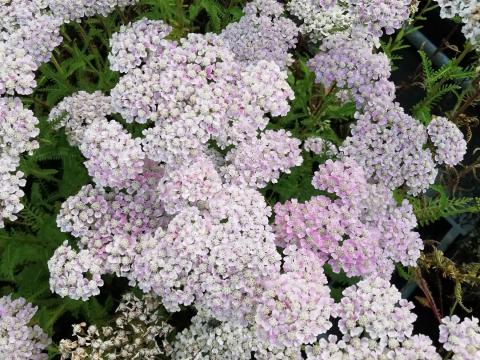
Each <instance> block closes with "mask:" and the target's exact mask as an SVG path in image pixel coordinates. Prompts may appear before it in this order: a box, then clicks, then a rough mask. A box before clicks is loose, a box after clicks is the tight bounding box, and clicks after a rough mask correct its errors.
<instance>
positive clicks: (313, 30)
mask: <svg viewBox="0 0 480 360" xmlns="http://www.w3.org/2000/svg"><path fill="white" fill-rule="evenodd" d="M410 4H411V0H320V1H318V0H294V1H290V2H289V3H288V5H287V8H288V10H289V11H290V13H291V14H292V15H294V16H295V17H296V18H298V19H299V20H301V21H302V24H301V25H300V31H301V32H302V33H303V34H307V35H309V36H310V37H311V39H312V40H314V41H319V40H323V39H324V38H328V37H329V35H331V34H332V33H338V32H339V31H342V30H347V31H348V32H350V31H353V32H360V33H365V34H368V37H370V38H374V39H375V41H378V38H380V37H381V36H382V34H383V33H384V32H385V33H386V34H391V33H393V31H394V30H396V29H399V28H400V27H401V26H402V24H403V22H404V21H405V20H407V19H408V17H409V16H410Z"/></svg>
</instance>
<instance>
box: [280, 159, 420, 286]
mask: <svg viewBox="0 0 480 360" xmlns="http://www.w3.org/2000/svg"><path fill="white" fill-rule="evenodd" d="M312 184H313V185H314V187H316V188H317V189H319V190H323V191H327V192H330V193H333V194H335V195H336V196H338V198H337V199H335V200H331V199H330V198H328V197H326V196H323V195H320V196H315V197H313V198H312V199H310V200H309V201H307V202H305V203H299V202H298V201H297V200H295V199H293V200H291V201H287V202H286V203H285V204H277V205H275V229H276V234H277V244H278V245H280V246H287V245H289V244H296V245H297V246H300V247H304V248H306V249H310V250H311V251H313V252H314V253H315V254H316V256H317V261H318V263H317V266H322V265H323V264H324V263H325V262H327V263H328V264H330V265H331V266H332V268H333V269H334V270H335V271H340V269H343V270H344V271H345V272H346V273H347V274H348V275H350V276H368V275H370V274H376V275H377V276H380V277H382V278H387V279H388V278H389V277H390V274H391V272H392V271H393V263H394V262H402V263H404V264H405V265H415V263H416V260H417V259H418V257H419V256H420V250H421V249H422V248H423V243H422V241H421V239H420V236H419V234H418V233H417V232H415V231H414V230H413V229H414V228H415V227H416V219H415V216H414V215H413V210H412V207H411V206H410V205H409V204H408V201H406V200H405V201H404V202H403V203H402V204H401V206H398V205H397V204H396V202H395V200H394V199H393V197H392V195H391V192H390V191H389V190H388V189H386V188H384V187H382V186H380V185H372V184H369V183H367V177H366V175H365V173H364V172H363V170H362V168H361V167H359V165H358V164H356V163H355V162H354V161H351V160H346V161H344V162H342V161H332V160H327V161H326V162H325V163H324V164H322V165H320V167H319V170H318V171H317V172H316V173H315V175H314V178H313V181H312ZM346 214H348V216H346ZM346 219H348V220H346Z"/></svg>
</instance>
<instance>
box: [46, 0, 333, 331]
mask: <svg viewBox="0 0 480 360" xmlns="http://www.w3.org/2000/svg"><path fill="white" fill-rule="evenodd" d="M263 3H265V4H263ZM263 3H262V2H258V4H263V5H265V6H267V7H266V9H267V10H268V4H269V2H268V1H265V2H263ZM259 6H260V5H259ZM277 6H279V9H281V6H280V5H278V4H277ZM268 11H270V10H268ZM271 11H273V10H271ZM271 13H272V14H274V13H275V14H276V13H277V10H275V11H273V12H271ZM142 24H143V25H142ZM144 25H145V24H144V20H142V21H141V22H140V24H139V25H138V27H137V25H136V24H135V23H134V24H131V25H129V26H130V27H131V28H129V29H125V33H129V32H135V31H136V30H135V29H138V30H139V31H140V32H141V33H142V34H143V35H141V36H140V35H139V36H140V37H143V36H144V33H143V31H144V30H145V28H144ZM150 25H152V24H150ZM150 25H148V26H150ZM149 29H150V30H152V35H151V36H152V37H155V36H159V37H162V36H164V32H162V31H163V30H162V29H165V28H164V27H163V26H160V27H155V26H154V25H152V28H149ZM158 31H160V33H161V34H157V32H158ZM155 34H156V35H155ZM123 35H125V34H123ZM123 35H122V36H118V37H116V38H115V39H116V40H115V44H116V45H115V46H116V49H126V50H125V51H124V52H123V51H114V52H112V53H111V56H110V59H111V62H112V64H115V63H116V61H117V60H119V58H121V57H124V56H125V53H127V54H128V53H129V52H130V51H132V53H133V52H135V51H134V50H132V49H131V48H130V43H131V40H130V39H131V37H132V36H126V35H125V36H123ZM145 36H146V37H149V36H150V35H148V36H147V35H145ZM123 42H124V43H123ZM155 43H158V42H157V41H155ZM161 43H162V48H161V49H160V50H159V49H152V50H151V51H147V52H146V55H145V57H144V56H143V55H142V57H141V61H140V62H137V61H134V62H131V63H129V65H128V66H140V67H139V68H134V69H129V71H128V72H127V73H126V74H125V75H123V76H122V78H121V79H120V82H119V84H118V85H117V86H116V87H115V88H114V89H113V90H112V93H111V96H112V98H111V100H112V104H113V110H114V111H118V112H120V114H121V115H123V116H124V118H125V119H126V121H127V122H131V121H137V122H139V123H146V122H148V121H150V122H151V123H150V124H151V125H152V126H151V127H150V128H148V129H147V130H145V131H144V132H143V138H142V137H140V138H135V139H134V138H133V137H132V136H131V135H129V134H128V133H127V132H126V131H125V130H124V128H123V127H122V125H121V124H120V123H118V122H115V121H108V120H107V118H106V117H105V115H108V114H100V116H99V114H97V113H95V112H93V111H92V108H93V107H94V106H95V103H96V100H94V99H93V96H91V95H87V94H81V95H80V94H76V95H75V96H74V97H73V98H71V99H70V100H65V101H64V102H62V103H61V105H59V106H58V109H57V110H55V114H58V113H59V112H60V111H62V112H66V113H67V114H66V119H67V121H64V122H63V123H62V124H61V125H64V126H65V127H66V130H67V133H70V134H74V136H75V137H76V141H77V142H78V145H79V147H80V149H81V151H82V153H83V154H84V155H85V157H86V158H87V161H86V166H87V169H88V170H89V173H90V174H91V175H92V177H93V181H94V182H95V183H96V184H95V186H92V185H87V186H85V187H83V188H82V189H81V190H80V192H79V193H78V194H77V195H75V196H72V197H70V198H69V199H67V201H66V202H65V203H64V204H63V205H62V209H61V211H60V214H59V215H58V218H57V223H58V225H59V227H60V228H61V230H62V231H65V232H70V233H71V234H72V235H74V236H75V237H77V238H78V241H77V247H78V248H79V252H78V253H77V256H75V251H74V250H73V249H71V248H70V247H68V246H67V244H65V245H64V246H63V247H60V248H59V249H58V250H57V252H56V253H55V254H54V256H53V258H52V259H51V260H50V262H49V268H50V270H51V272H52V277H51V284H50V285H51V288H52V291H55V292H57V293H59V294H60V295H62V296H71V297H74V298H82V299H85V298H86V297H88V296H91V295H94V294H95V293H97V292H98V288H99V286H101V275H103V274H105V273H115V274H116V275H118V276H124V277H127V278H128V279H129V280H130V282H131V283H132V284H136V285H138V286H139V287H140V288H141V289H142V290H144V291H145V292H153V293H155V294H157V295H159V296H161V297H162V302H163V304H164V306H165V307H166V308H167V309H168V310H170V311H177V310H178V309H179V308H180V305H190V304H194V305H195V306H196V307H197V308H198V309H202V310H203V311H206V312H207V313H208V314H209V315H210V316H214V317H216V318H217V319H219V320H222V321H223V320H225V321H227V320H228V321H232V322H236V323H242V324H252V323H254V318H255V311H256V308H257V305H258V299H259V298H260V296H261V293H262V285H263V284H264V282H265V280H267V279H270V278H272V277H273V276H275V275H278V274H279V272H280V259H281V257H280V254H279V253H278V252H277V250H276V247H275V242H274V234H273V231H272V229H271V227H270V226H269V216H270V215H271V209H270V207H269V206H267V204H266V203H265V200H264V198H263V196H262V195H261V194H260V193H259V192H258V191H257V190H256V187H257V186H264V185H265V184H266V182H269V181H275V180H276V179H278V177H279V176H280V172H288V171H289V169H290V168H291V167H293V166H296V165H299V164H300V163H301V161H302V158H301V157H300V156H299V155H300V148H299V147H300V141H298V140H296V139H294V138H293V137H292V136H291V134H290V133H288V132H286V131H270V130H269V131H266V132H264V133H262V130H263V129H264V128H265V126H266V124H267V122H268V118H267V117H266V116H267V114H271V115H273V116H277V115H283V114H286V113H287V112H288V111H289V104H288V100H289V99H290V98H292V97H293V92H292V90H291V89H290V87H289V85H288V83H287V81H286V77H287V75H286V72H285V71H283V70H281V68H280V67H279V66H278V65H277V64H275V63H274V62H273V61H266V60H259V61H257V62H247V63H246V62H242V61H237V60H236V58H235V54H233V53H232V52H231V50H230V49H229V48H228V47H227V46H226V45H225V44H224V43H223V42H222V40H221V39H220V38H219V37H218V36H217V35H214V34H206V35H200V34H190V35H189V36H188V37H187V38H185V39H182V40H180V41H179V42H178V43H177V42H174V41H168V40H161ZM112 66H113V65H112ZM81 99H86V100H87V101H86V102H88V104H83V106H78V105H77V102H78V101H80V100H81ZM98 101H99V102H100V104H102V103H103V98H101V99H100V100H98ZM110 110H111V109H110V108H109V107H108V106H105V107H103V108H102V111H104V112H105V113H108V112H109V111H110ZM51 118H52V119H53V118H54V116H53V115H52V116H51ZM209 140H215V141H216V142H217V144H218V145H219V146H220V147H225V148H226V147H227V146H229V149H228V150H229V151H228V153H227V156H226V157H225V158H224V159H223V158H222V157H221V156H220V155H219V153H216V152H215V151H214V150H212V149H208V145H209ZM285 143H286V144H287V145H288V146H287V147H285ZM252 155H254V156H252ZM247 162H248V164H247ZM158 163H163V164H162V165H156V164H158ZM227 168H228V172H229V173H230V174H231V173H235V174H237V176H238V177H241V178H243V179H245V181H241V182H240V183H237V177H231V176H230V177H228V176H226V175H225V173H226V170H225V169H227ZM259 168H262V174H261V176H257V177H255V178H254V179H253V180H251V179H250V177H251V176H255V174H254V172H255V171H257V169H259ZM247 184H248V185H249V186H246V185H247ZM164 208H165V210H166V212H167V213H168V215H167V214H165V212H164V211H163V210H164ZM87 253H88V254H90V256H91V258H92V260H91V261H90V264H87V263H85V264H83V265H82V266H78V262H79V258H78V256H81V257H82V259H83V258H84V257H85V254H87ZM71 254H72V256H70V255H71ZM84 260H85V261H86V262H88V261H87V260H86V259H84ZM67 268H68V271H66V270H65V269H67ZM59 269H63V271H59ZM75 271H76V272H75ZM67 273H68V276H67ZM98 275H100V277H99V276H98ZM75 284H76V285H79V284H85V289H87V291H86V292H85V291H84V290H85V289H84V290H82V289H78V288H76V287H75ZM324 293H325V292H324ZM322 294H323V293H322ZM319 296H320V295H319ZM303 300H305V299H303ZM306 300H308V299H306ZM306 300H305V301H306Z"/></svg>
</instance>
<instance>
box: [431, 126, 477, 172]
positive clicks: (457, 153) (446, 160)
mask: <svg viewBox="0 0 480 360" xmlns="http://www.w3.org/2000/svg"><path fill="white" fill-rule="evenodd" d="M427 132H428V136H429V138H430V140H431V141H432V142H433V145H434V146H435V161H436V162H437V163H439V164H447V165H450V166H454V165H457V164H458V163H459V162H460V161H462V159H463V157H464V155H465V154H466V152H467V142H466V141H465V139H464V137H463V134H462V132H461V131H460V129H459V128H458V127H456V126H455V124H454V123H452V122H451V121H448V119H446V118H444V117H434V118H433V119H432V121H431V122H430V124H428V127H427Z"/></svg>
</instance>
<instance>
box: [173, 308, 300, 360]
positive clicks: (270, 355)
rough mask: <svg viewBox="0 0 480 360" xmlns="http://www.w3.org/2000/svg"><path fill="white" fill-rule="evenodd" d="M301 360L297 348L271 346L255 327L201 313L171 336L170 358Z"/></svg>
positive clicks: (175, 359)
mask: <svg viewBox="0 0 480 360" xmlns="http://www.w3.org/2000/svg"><path fill="white" fill-rule="evenodd" d="M252 354H254V358H255V359H256V360H277V359H278V360H281V359H291V360H301V359H302V355H301V352H300V349H298V348H285V347H283V348H273V347H271V346H269V344H268V343H265V342H263V341H261V340H259V339H258V338H257V336H256V334H255V330H253V329H252V328H251V327H244V326H241V325H236V324H233V323H230V322H223V323H221V322H219V321H217V320H215V319H213V318H211V317H209V316H208V315H207V314H206V313H204V312H201V311H200V312H199V313H198V314H197V315H196V316H194V317H193V319H192V324H191V325H190V327H189V328H187V329H185V330H183V331H182V332H181V333H179V334H178V335H177V336H176V338H175V343H174V351H173V354H172V358H173V359H174V360H185V359H196V360H226V359H229V360H230V359H232V360H233V359H235V360H250V359H252Z"/></svg>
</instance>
